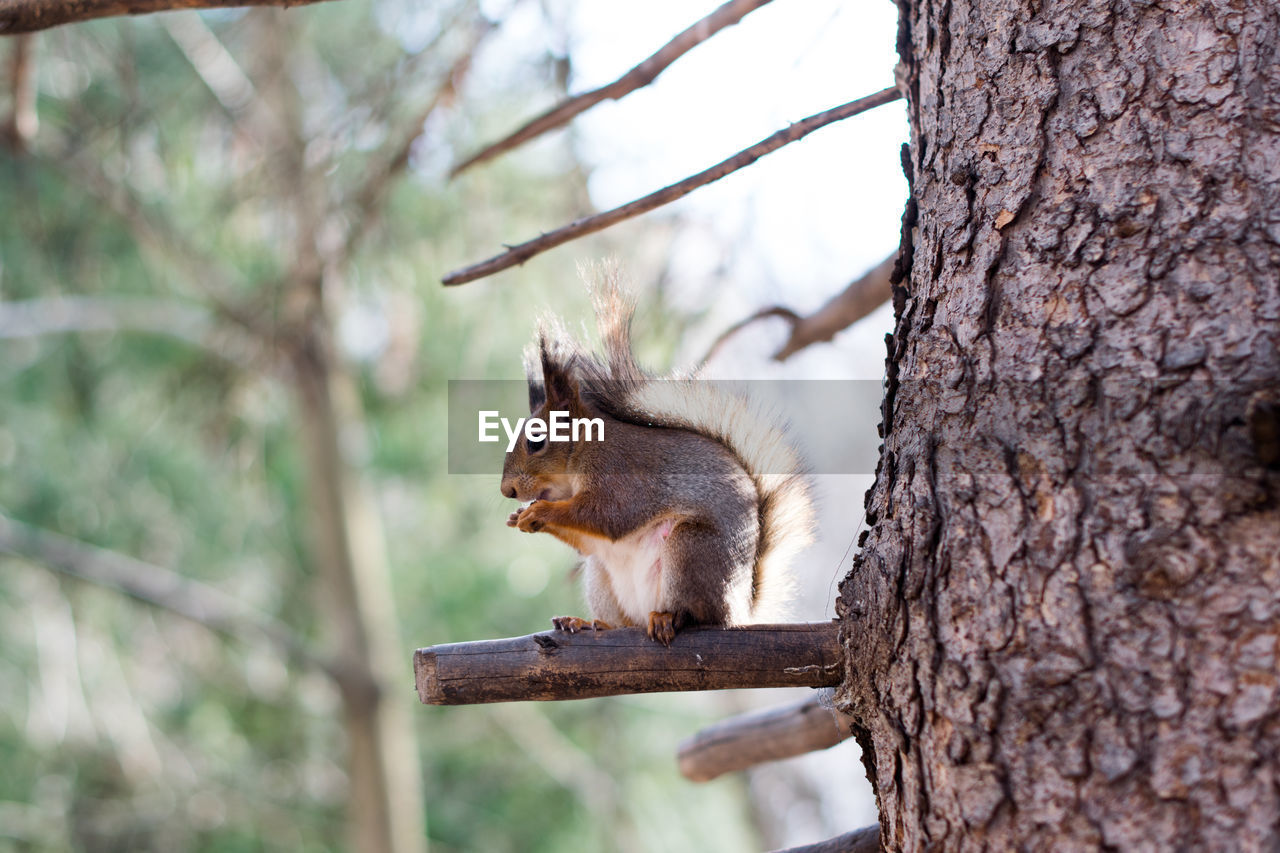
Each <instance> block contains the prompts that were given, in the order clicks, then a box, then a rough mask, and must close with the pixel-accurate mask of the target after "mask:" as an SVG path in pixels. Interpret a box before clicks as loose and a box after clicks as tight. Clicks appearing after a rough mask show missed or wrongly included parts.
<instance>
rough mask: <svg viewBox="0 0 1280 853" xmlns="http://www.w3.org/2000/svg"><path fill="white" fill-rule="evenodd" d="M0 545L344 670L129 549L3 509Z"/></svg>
mask: <svg viewBox="0 0 1280 853" xmlns="http://www.w3.org/2000/svg"><path fill="white" fill-rule="evenodd" d="M0 551H2V552H6V553H9V554H13V555H15V556H18V557H22V558H24V559H28V560H32V561H33V562H36V563H39V564H41V565H43V566H45V567H47V568H50V569H53V570H54V571H57V572H61V573H62V574H65V575H68V576H70V577H74V578H77V579H79V580H83V581H88V582H89V583H92V584H96V585H98V586H103V587H109V588H111V589H115V590H117V591H119V592H122V593H124V594H125V595H127V596H129V597H130V598H134V599H137V600H138V601H141V602H143V603H145V604H149V605H152V606H153V607H158V608H160V609H162V610H167V611H169V612H170V613H176V614H177V615H179V616H182V617H184V618H186V619H190V620H191V621H192V622H196V623H198V624H200V625H203V626H204V627H206V628H208V629H209V630H210V631H213V632H215V633H218V634H221V635H223V636H225V637H230V638H231V639H234V640H239V641H243V640H245V639H246V638H249V637H253V636H258V637H262V638H264V639H266V640H268V641H270V642H271V643H273V644H274V645H275V646H277V647H278V648H280V649H281V650H282V651H284V652H285V653H286V654H288V655H289V656H290V657H292V658H294V659H296V660H299V661H302V662H303V663H306V664H308V665H309V666H313V667H315V668H317V669H319V670H321V671H322V672H324V673H326V674H328V675H330V676H331V677H333V678H334V679H335V680H338V681H341V680H343V678H344V677H345V676H344V674H343V673H341V672H339V671H338V669H337V668H336V667H334V666H332V665H331V664H330V663H329V662H328V661H325V660H323V659H321V658H320V657H317V656H316V655H315V654H314V653H313V652H312V651H311V650H310V649H309V648H308V647H307V644H306V643H305V642H304V641H303V640H302V639H301V638H300V637H298V636H297V635H296V634H294V633H293V631H291V630H290V629H289V628H287V627H286V626H285V625H283V624H282V623H280V622H277V621H276V620H274V619H271V618H270V617H269V616H267V615H266V614H263V613H260V612H258V611H256V610H254V609H253V608H251V607H250V606H249V605H247V604H245V603H244V602H242V601H240V600H238V599H236V598H233V597H231V596H229V595H227V594H226V593H224V592H220V591H219V590H217V589H214V588H213V587H211V586H207V585H205V584H202V583H199V582H198V581H193V580H190V579H188V578H184V577H182V576H181V575H179V574H177V573H175V572H172V571H170V570H169V569H165V568H161V567H160V566H155V565H152V564H150V563H145V562H143V561H141V560H137V559H134V558H133V557H129V556H127V555H125V554H119V553H117V552H115V551H108V550H106V549H104V548H97V547H94V546H93V545H87V544H85V543H83V542H80V541H78V540H76V539H71V538H69V537H66V536H62V535H60V534H57V533H52V532H50V531H47V530H42V529H40V528H38V527H32V526H31V525H29V524H24V523H22V522H20V521H15V520H14V519H12V518H8V517H7V516H4V515H0Z"/></svg>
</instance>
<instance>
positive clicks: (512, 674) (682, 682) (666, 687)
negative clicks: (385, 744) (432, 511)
mask: <svg viewBox="0 0 1280 853" xmlns="http://www.w3.org/2000/svg"><path fill="white" fill-rule="evenodd" d="M838 631H839V625H838V624H836V623H835V622H815V623H807V624H806V623H802V624H795V625H744V626H741V627H737V628H702V629H690V630H686V631H683V632H681V633H680V634H677V635H676V638H675V640H674V641H672V643H671V646H670V647H669V648H668V647H666V646H662V645H660V644H658V643H655V642H654V641H653V640H650V639H649V638H648V637H647V636H646V635H645V632H644V631H643V630H642V629H640V628H613V629H611V630H608V631H583V632H581V633H578V634H569V633H564V632H559V631H548V632H545V633H542V634H530V635H528V636H525V637H512V638H510V639H504V640H484V641H481V642H476V643H453V644H450V645H444V646H432V647H431V648H427V649H418V651H417V653H416V654H415V655H414V658H413V669H414V673H415V674H416V676H417V684H418V698H420V699H421V700H422V701H423V703H425V704H427V705H474V704H480V703H484V702H517V701H523V700H538V701H550V700H558V699H588V698H591V697H594V696H617V695H621V694H624V693H658V692H664V691H675V690H726V689H731V688H737V687H832V686H834V685H836V684H838V683H839V682H840V679H841V677H842V672H843V667H844V664H843V652H842V650H841V648H840V641H839V638H838Z"/></svg>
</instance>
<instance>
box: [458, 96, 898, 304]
mask: <svg viewBox="0 0 1280 853" xmlns="http://www.w3.org/2000/svg"><path fill="white" fill-rule="evenodd" d="M900 97H902V96H901V94H899V92H898V90H897V89H895V88H893V87H890V88H888V89H882V90H881V91H879V92H876V93H875V94H873V95H867V96H866V97H864V98H859V99H857V100H856V101H850V102H849V103H847V104H843V105H841V106H838V107H833V108H831V109H829V110H826V111H824V112H820V113H817V114H815V115H811V116H809V117H808V118H806V119H802V120H801V121H798V122H796V123H795V124H793V125H791V126H790V127H788V128H787V129H786V130H780V131H778V132H777V133H775V134H773V135H772V136H770V137H768V138H767V139H763V140H761V141H760V142H757V143H756V144H755V145H752V146H751V147H750V148H746V149H744V150H742V151H739V152H738V153H737V154H735V155H733V156H732V157H730V158H729V159H727V160H722V161H721V162H719V163H717V164H716V165H714V166H712V167H711V168H709V169H705V170H703V171H701V172H699V173H698V174H696V175H691V176H690V177H688V178H685V179H684V180H683V181H680V182H679V183H675V184H672V185H670V186H668V187H664V188H662V189H660V190H658V191H656V192H652V193H650V194H649V195H647V196H645V197H643V198H639V199H636V200H635V201H632V202H628V203H627V204H624V205H622V206H621V207H615V208H614V209H613V210H608V211H605V212H604V213H597V214H595V215H594V216H586V217H583V218H582V219H577V220H574V221H573V222H570V223H569V224H568V225H566V226H564V227H563V228H557V229H556V230H555V231H551V232H549V233H546V234H543V235H542V236H540V237H537V238H535V239H533V240H529V241H528V242H525V243H520V244H519V245H516V246H511V247H509V248H508V249H507V250H506V251H505V252H503V253H502V254H500V255H495V256H494V257H492V258H489V259H488V260H486V261H481V262H480V263H478V264H473V265H472V266H469V267H463V268H462V269H459V270H454V271H453V272H451V273H449V274H448V275H446V276H445V277H444V278H443V279H442V281H443V283H444V284H445V285H455V284H465V283H466V282H468V281H475V280H476V279H478V278H484V277H485V276H489V275H493V274H494V273H496V272H500V271H502V270H505V269H508V268H510V267H514V266H519V265H520V264H523V263H524V262H525V261H527V260H529V259H530V258H532V257H533V256H534V255H538V254H541V253H542V252H545V251H547V250H548V249H553V248H555V247H556V246H559V245H562V244H564V243H568V242H569V241H570V240H576V239H577V238H579V237H584V236H586V235H587V234H594V233H595V232H597V231H602V230H604V229H605V228H608V227H609V226H610V225H616V224H618V223H619V222H622V221H624V220H627V219H630V218H632V217H634V216H639V215H640V214H642V213H648V212H649V211H651V210H654V209H655V208H658V207H661V206H662V205H664V204H668V203H670V202H673V201H675V200H676V199H678V198H683V197H684V196H686V195H688V194H689V193H691V192H693V191H694V190H696V189H698V188H699V187H703V186H706V185H707V184H709V183H712V182H713V181H718V180H720V179H721V178H723V177H724V176H725V175H729V174H732V173H733V172H736V171H738V170H739V169H742V168H744V167H746V166H750V165H751V164H752V163H754V162H755V161H756V160H759V159H760V158H761V157H763V156H764V155H766V154H770V153H772V152H774V151H777V150H778V149H779V148H781V147H782V146H784V145H787V144H789V143H791V142H795V141H796V140H798V139H803V138H804V137H806V136H808V135H809V134H810V133H813V132H814V131H815V130H817V129H818V128H820V127H825V126H826V125H828V124H831V123H832V122H837V121H840V120H841V119H846V118H849V117H851V116H856V115H857V114H858V113H863V112H866V111H867V110H870V109H873V108H875V107H879V106H883V105H884V104H889V103H892V102H894V101H896V100H898V99H899V98H900Z"/></svg>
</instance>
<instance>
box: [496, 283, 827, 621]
mask: <svg viewBox="0 0 1280 853" xmlns="http://www.w3.org/2000/svg"><path fill="white" fill-rule="evenodd" d="M592 301H593V304H594V308H595V313H596V318H597V323H598V326H599V333H600V338H601V340H602V343H603V345H604V355H603V357H598V356H596V355H595V354H593V353H592V352H591V351H590V350H589V349H588V348H586V347H585V346H583V345H582V344H580V343H579V342H578V341H577V340H575V339H574V338H572V337H570V336H569V335H568V334H566V332H565V331H564V326H563V323H562V322H561V321H560V320H559V319H558V318H556V317H554V316H552V317H548V318H547V319H545V320H543V322H542V323H541V324H540V328H539V333H538V335H537V337H536V339H535V345H533V346H531V347H529V348H528V349H527V350H526V357H525V367H526V371H527V373H528V378H529V407H530V410H531V412H532V415H533V416H534V417H540V418H542V419H543V420H547V421H549V419H550V413H552V412H568V415H569V417H570V418H574V419H576V418H590V419H594V418H599V419H601V422H602V423H603V435H602V436H600V437H599V438H600V440H594V441H589V440H586V438H587V437H589V436H590V433H588V434H587V436H583V437H582V438H581V439H580V440H576V441H547V440H532V441H531V440H530V439H529V436H528V434H527V433H526V434H524V435H521V436H520V438H519V440H518V442H517V443H516V444H515V446H514V447H513V448H512V449H511V450H510V451H509V452H508V453H507V456H506V460H505V462H504V464H503V468H502V483H501V490H502V494H503V495H505V496H506V497H508V498H516V499H518V500H520V501H522V502H529V501H532V502H531V503H528V504H527V506H524V507H522V508H520V509H517V510H516V511H515V512H513V513H511V515H510V517H509V518H508V519H507V525H508V526H509V527H515V528H517V529H519V530H522V531H525V532H527V533H536V532H544V533H550V534H551V535H552V536H555V537H556V538H557V539H560V540H561V541H562V542H565V543H566V544H568V545H569V546H571V547H573V548H574V549H575V550H577V551H578V552H579V553H580V554H581V555H582V556H583V557H584V560H583V562H582V565H581V567H580V570H581V575H582V578H583V584H584V587H585V594H586V596H585V597H586V599H587V603H588V605H589V607H590V611H591V617H592V618H591V620H590V621H588V620H586V619H581V618H578V617H556V618H554V619H552V623H553V625H554V627H555V628H556V629H557V630H562V631H568V632H574V633H576V632H578V631H581V630H584V629H595V630H606V629H609V628H613V627H618V626H643V627H645V628H646V630H647V633H648V635H649V637H650V638H651V639H653V640H656V641H658V642H660V643H662V644H664V645H670V644H671V641H672V640H673V639H674V638H675V636H676V633H677V632H678V631H680V630H681V629H683V628H685V627H689V626H727V625H740V624H745V623H751V622H763V621H770V620H772V619H776V618H777V617H778V615H779V613H778V608H779V607H780V605H782V604H783V603H784V599H785V597H786V594H787V592H788V587H789V579H788V575H787V572H786V563H787V562H788V560H789V559H790V558H791V557H792V556H793V555H794V554H795V553H796V552H797V551H799V550H800V549H801V548H803V547H804V546H805V545H807V544H808V543H809V541H810V538H811V529H812V516H813V508H812V502H811V499H810V495H809V486H808V482H807V479H806V477H805V475H804V473H803V469H802V465H801V463H800V459H799V457H798V455H797V454H796V452H795V451H794V450H793V449H792V448H791V446H790V445H789V444H788V442H787V440H786V437H785V435H784V433H783V431H782V430H781V428H780V427H779V426H777V425H776V424H775V423H774V422H773V421H772V420H771V419H769V418H768V417H766V416H765V415H764V414H763V413H761V412H759V411H757V410H756V409H754V408H753V407H752V406H751V405H749V404H748V403H747V402H746V401H745V400H744V399H742V398H740V397H737V396H735V395H733V394H730V393H728V392H726V391H723V390H721V389H719V388H717V387H715V386H714V385H713V384H712V383H709V382H701V381H698V380H696V379H694V378H693V377H692V376H690V375H685V376H681V375H675V376H672V377H666V378H660V377H654V376H650V375H648V374H647V373H645V371H644V370H642V369H641V367H640V366H639V365H638V364H637V362H636V359H635V356H634V355H633V352H632V345H631V319H632V316H633V314H634V312H635V306H634V303H633V302H632V301H631V299H630V297H629V296H628V295H627V294H625V293H624V292H623V290H622V288H621V286H620V285H619V284H618V282H617V279H616V274H612V273H610V274H607V275H606V276H604V281H603V282H602V283H601V284H597V285H596V286H595V287H593V288H592Z"/></svg>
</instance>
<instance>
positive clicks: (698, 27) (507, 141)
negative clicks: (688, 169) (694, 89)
mask: <svg viewBox="0 0 1280 853" xmlns="http://www.w3.org/2000/svg"><path fill="white" fill-rule="evenodd" d="M768 2H769V0H729V2H727V3H725V4H724V5H723V6H720V7H719V8H718V9H716V10H715V11H714V12H712V13H711V14H710V15H707V16H706V17H705V18H703V19H701V20H700V21H698V22H697V23H695V24H694V25H693V26H691V27H689V28H687V29H686V30H684V32H682V33H680V34H679V35H677V36H676V37H675V38H673V39H671V41H669V42H667V43H666V44H664V45H663V46H662V47H661V48H660V49H659V50H658V52H657V53H655V54H653V55H652V56H650V57H649V58H648V59H646V60H645V61H644V62H641V63H640V64H639V65H637V66H636V67H634V68H632V69H631V70H630V71H628V72H627V73H626V74H624V75H622V76H621V77H619V78H618V79H617V80H614V81H613V82H612V83H609V84H608V85H606V86H601V87H600V88H598V89H592V90H591V91H590V92H583V93H582V94H580V95H574V96H573V97H571V98H568V99H566V100H563V101H561V102H560V103H558V104H556V105H555V106H553V107H552V108H551V109H549V110H547V111H546V112H544V113H543V114H542V115H540V116H538V117H536V118H533V119H530V120H529V122H528V123H526V124H525V125H523V126H522V127H520V128H518V129H517V130H515V131H513V132H512V133H510V134H509V135H507V136H504V137H503V138H502V139H499V140H498V141H497V142H495V143H493V144H492V145H488V146H486V147H485V148H483V149H481V150H480V151H478V152H477V153H475V154H473V155H471V156H470V157H468V158H467V159H466V160H464V161H462V162H461V163H459V164H458V165H457V166H454V167H453V171H452V172H450V173H449V177H451V178H452V177H457V176H458V175H459V174H461V173H462V172H464V171H466V170H467V169H469V168H471V167H472V166H475V165H477V164H478V163H484V162H486V161H488V160H492V159H493V158H494V157H497V156H498V155H499V154H505V153H506V152H508V151H510V150H512V149H513V148H518V147H519V146H521V145H523V144H524V143H526V142H528V141H529V140H531V139H536V138H537V137H539V136H541V135H543V134H544V133H547V132H549V131H552V130H555V129H556V128H557V127H563V126H564V125H566V124H568V123H569V122H570V121H572V120H573V119H574V118H576V117H577V116H579V115H581V114H582V113H584V112H586V111H587V110H589V109H591V108H592V107H594V106H595V105H596V104H598V103H600V102H602V101H616V100H618V99H620V98H622V97H623V96H624V95H628V94H630V93H631V92H634V91H635V90H636V89H640V88H643V87H644V86H648V85H649V84H650V83H652V82H653V81H654V80H655V79H657V77H658V75H659V74H661V73H662V72H663V71H665V70H666V69H667V66H669V65H671V63H673V62H675V61H676V60H677V59H679V58H680V57H682V56H684V55H685V54H686V53H688V52H689V51H690V50H693V48H695V47H697V46H698V45H699V44H701V43H702V42H704V41H706V40H707V39H709V38H711V37H712V36H713V35H715V34H716V33H718V32H720V31H721V30H723V29H724V28H725V27H731V26H733V25H734V24H736V23H738V21H741V20H742V19H743V18H745V17H746V16H747V15H748V14H750V13H751V12H753V11H755V10H756V9H759V8H760V7H761V6H763V5H765V4H766V3H768Z"/></svg>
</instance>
